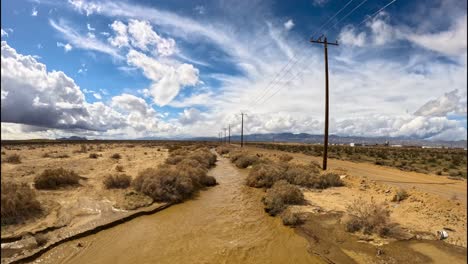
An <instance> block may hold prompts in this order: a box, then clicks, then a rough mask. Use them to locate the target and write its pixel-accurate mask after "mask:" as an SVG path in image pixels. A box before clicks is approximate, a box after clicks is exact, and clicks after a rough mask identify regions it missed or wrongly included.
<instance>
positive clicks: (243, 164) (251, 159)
mask: <svg viewBox="0 0 468 264" xmlns="http://www.w3.org/2000/svg"><path fill="white" fill-rule="evenodd" d="M258 160H259V159H258V157H257V156H256V155H252V154H245V155H242V156H240V157H238V158H237V159H236V161H234V164H235V165H236V167H238V168H241V169H245V168H247V167H248V166H251V165H254V164H255V163H256V162H257V161H258Z"/></svg>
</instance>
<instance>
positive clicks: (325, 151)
mask: <svg viewBox="0 0 468 264" xmlns="http://www.w3.org/2000/svg"><path fill="white" fill-rule="evenodd" d="M322 36H323V35H322ZM322 36H320V37H319V38H318V39H317V40H314V39H311V40H310V42H312V43H318V44H323V47H324V52H325V135H324V140H323V170H326V169H327V155H328V45H335V46H338V41H335V43H333V42H327V37H325V38H324V39H323V41H322Z"/></svg>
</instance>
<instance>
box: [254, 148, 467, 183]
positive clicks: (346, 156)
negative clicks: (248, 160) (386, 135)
mask: <svg viewBox="0 0 468 264" xmlns="http://www.w3.org/2000/svg"><path fill="white" fill-rule="evenodd" d="M250 145H253V146H255V147H260V148H266V149H274V150H280V151H285V152H290V153H303V154H306V155H311V156H321V155H322V153H323V146H320V145H310V144H302V145H301V144H271V143H250ZM328 154H329V156H330V158H336V159H341V160H350V161H357V162H369V163H373V164H377V165H381V166H389V167H396V168H399V169H400V170H404V171H416V172H421V173H433V174H437V175H442V176H448V175H450V174H451V175H452V176H454V177H461V178H466V176H467V174H466V171H467V151H466V150H463V149H444V148H442V149H436V148H434V149H423V148H416V147H402V148H393V147H382V146H356V147H351V146H338V145H335V146H329V148H328Z"/></svg>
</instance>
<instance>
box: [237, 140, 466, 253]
mask: <svg viewBox="0 0 468 264" xmlns="http://www.w3.org/2000/svg"><path fill="white" fill-rule="evenodd" d="M246 149H248V150H249V151H251V152H253V153H261V154H263V156H264V157H269V158H271V159H276V156H277V155H278V154H280V153H284V152H281V151H276V150H264V149H258V148H251V147H247V148H246ZM288 154H289V155H291V156H293V157H294V159H293V160H292V161H291V162H293V163H308V162H310V161H311V160H314V161H320V159H319V158H317V157H311V156H306V155H303V154H295V153H288ZM329 168H330V170H332V171H337V172H338V173H339V174H341V175H343V176H344V178H343V180H344V182H345V186H343V187H334V188H329V189H326V190H323V191H316V190H308V189H303V192H304V196H305V198H306V200H307V201H308V203H309V204H310V206H307V207H304V206H301V208H302V209H301V210H305V211H310V212H317V211H319V212H320V211H322V212H323V211H325V212H346V207H347V205H349V204H350V203H352V202H353V201H354V200H355V199H357V198H359V197H361V198H363V199H365V200H370V199H371V197H373V199H374V200H375V201H376V202H379V203H384V205H385V206H386V207H387V208H388V209H389V210H390V211H391V219H392V221H393V222H395V223H397V224H399V225H400V226H401V227H402V228H403V229H405V230H407V231H408V232H409V233H410V235H412V236H414V237H415V238H421V239H437V238H436V235H435V234H436V232H437V231H438V230H442V229H443V228H447V232H448V234H449V237H448V238H447V239H446V240H444V241H446V242H447V243H449V244H452V245H456V246H461V247H464V248H466V246H467V234H466V231H467V210H466V191H467V190H466V180H464V181H459V180H451V179H447V178H446V177H441V176H438V177H437V176H434V175H426V174H421V173H415V172H404V171H400V170H397V169H392V168H386V167H381V166H376V165H372V164H366V163H353V162H349V161H340V160H333V159H330V160H329ZM345 175H346V176H345ZM399 189H405V190H406V191H407V192H408V194H409V197H408V198H407V199H405V200H403V201H401V202H392V201H391V200H392V198H393V196H394V195H395V194H396V192H397V191H398V190H399ZM317 208H318V209H317Z"/></svg>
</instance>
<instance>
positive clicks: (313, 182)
mask: <svg viewBox="0 0 468 264" xmlns="http://www.w3.org/2000/svg"><path fill="white" fill-rule="evenodd" d="M318 175H319V171H318V170H317V169H316V168H315V167H313V166H310V165H300V164H288V165H287V170H286V171H285V173H284V178H285V179H286V180H287V181H288V182H289V183H291V184H295V185H300V186H305V187H315V188H316V187H317V185H318V184H317V182H318Z"/></svg>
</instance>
